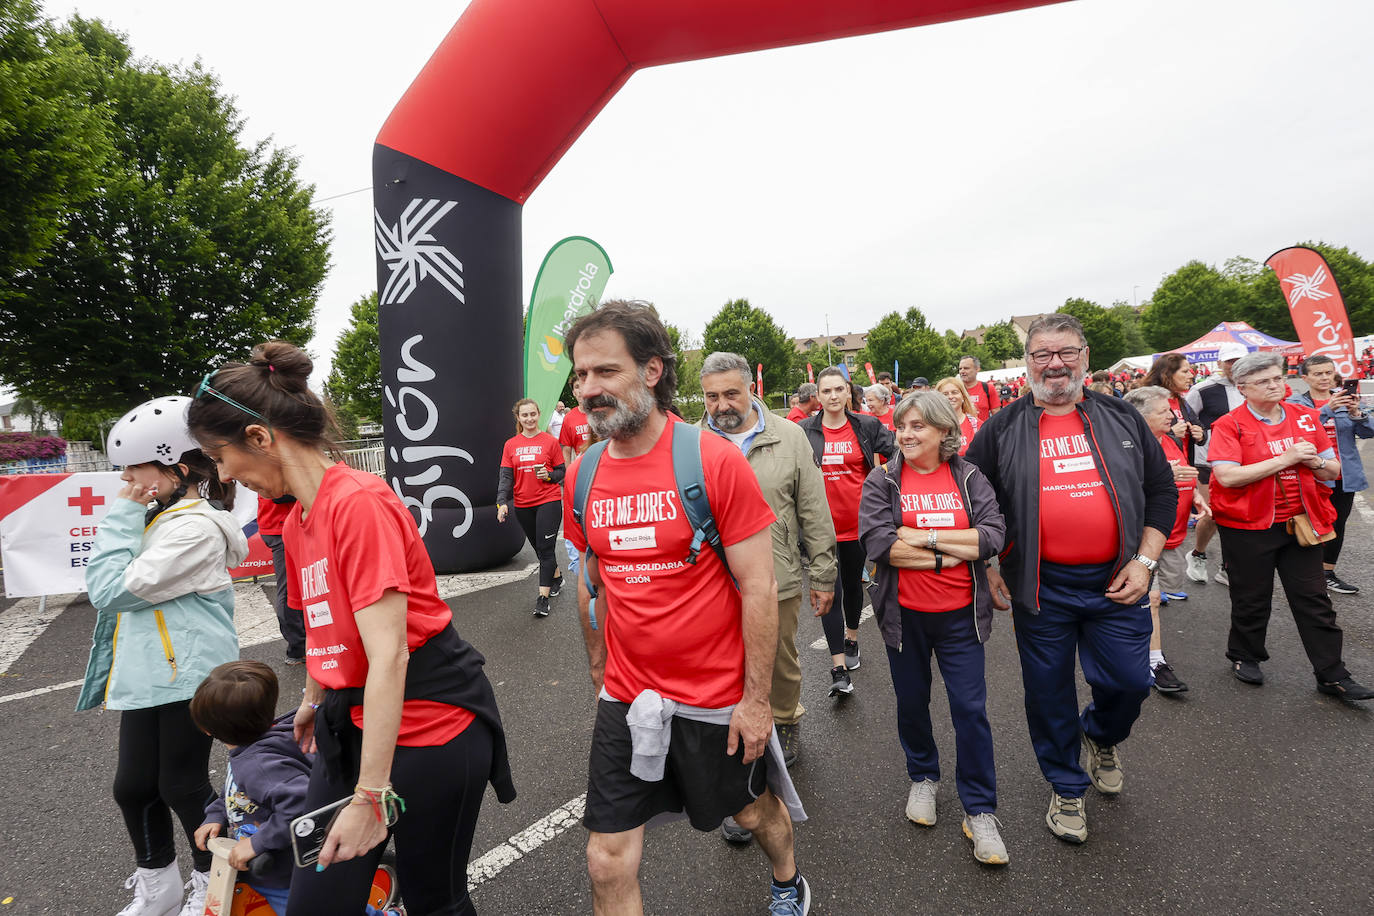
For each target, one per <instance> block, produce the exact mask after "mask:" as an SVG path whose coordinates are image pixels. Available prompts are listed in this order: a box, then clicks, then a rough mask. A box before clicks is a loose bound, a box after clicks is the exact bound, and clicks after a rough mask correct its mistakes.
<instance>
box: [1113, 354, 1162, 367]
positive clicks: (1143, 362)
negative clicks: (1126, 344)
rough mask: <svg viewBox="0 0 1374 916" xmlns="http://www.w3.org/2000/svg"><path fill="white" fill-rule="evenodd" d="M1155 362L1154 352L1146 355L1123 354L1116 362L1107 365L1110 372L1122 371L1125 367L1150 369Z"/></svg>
mask: <svg viewBox="0 0 1374 916" xmlns="http://www.w3.org/2000/svg"><path fill="white" fill-rule="evenodd" d="M1154 364H1155V357H1154V356H1153V355H1152V354H1148V353H1147V354H1146V355H1144V356H1123V357H1121V359H1118V360H1117V361H1116V362H1114V363H1112V364H1111V365H1110V366H1109V367H1107V371H1108V372H1121V371H1122V370H1124V369H1145V370H1147V371H1148V370H1149V368H1150V367H1151V366H1153V365H1154Z"/></svg>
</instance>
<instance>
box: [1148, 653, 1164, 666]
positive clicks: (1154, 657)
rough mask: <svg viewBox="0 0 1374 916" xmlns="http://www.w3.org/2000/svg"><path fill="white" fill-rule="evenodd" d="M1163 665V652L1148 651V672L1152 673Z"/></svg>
mask: <svg viewBox="0 0 1374 916" xmlns="http://www.w3.org/2000/svg"><path fill="white" fill-rule="evenodd" d="M1162 664H1164V652H1163V650H1161V649H1151V650H1150V670H1151V671H1153V670H1154V669H1155V668H1158V667H1159V666H1160V665H1162Z"/></svg>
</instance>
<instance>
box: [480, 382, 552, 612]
mask: <svg viewBox="0 0 1374 916" xmlns="http://www.w3.org/2000/svg"><path fill="white" fill-rule="evenodd" d="M511 413H513V414H515V435H514V436H511V437H510V438H509V439H507V440H506V444H505V445H504V446H503V447H502V449H501V474H500V477H499V478H498V479H497V482H496V520H497V521H498V522H504V521H505V520H506V516H507V514H508V513H509V512H510V507H511V505H512V504H514V506H515V520H516V521H518V522H519V523H520V528H521V530H522V531H524V532H525V539H526V540H528V541H529V542H530V546H531V547H533V548H534V555H535V556H536V557H538V558H539V595H538V597H536V598H535V599H534V616H536V617H547V616H549V599H550V598H557V597H558V593H559V592H560V591H561V590H562V588H563V575H562V573H560V572H559V571H558V559H557V557H555V556H554V552H553V545H554V539H555V538H557V537H558V526H559V525H561V524H562V523H563V488H562V487H560V486H559V484H560V483H561V482H562V480H563V474H564V472H565V471H566V467H565V465H564V464H563V450H562V449H561V448H560V447H559V445H558V440H557V439H555V438H554V437H553V436H551V435H550V434H548V433H546V432H544V431H542V430H541V429H540V428H539V404H538V402H536V401H535V400H534V398H521V399H520V400H518V401H516V402H515V407H513V408H512V409H511Z"/></svg>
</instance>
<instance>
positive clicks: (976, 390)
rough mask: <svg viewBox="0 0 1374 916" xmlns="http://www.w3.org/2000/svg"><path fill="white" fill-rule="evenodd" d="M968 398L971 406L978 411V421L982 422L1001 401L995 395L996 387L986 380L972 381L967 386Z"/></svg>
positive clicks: (999, 405)
mask: <svg viewBox="0 0 1374 916" xmlns="http://www.w3.org/2000/svg"><path fill="white" fill-rule="evenodd" d="M968 396H969V400H971V401H973V407H974V409H975V410H977V411H978V422H979V423H984V422H986V421H987V418H988V417H989V416H990V414H991V412H992V411H994V410H996V409H997V408H999V407H1001V406H1002V401H1001V400H1000V399H999V398H998V396H997V388H996V387H995V386H993V385H989V384H988V383H987V382H974V383H973V384H972V385H969V386H968Z"/></svg>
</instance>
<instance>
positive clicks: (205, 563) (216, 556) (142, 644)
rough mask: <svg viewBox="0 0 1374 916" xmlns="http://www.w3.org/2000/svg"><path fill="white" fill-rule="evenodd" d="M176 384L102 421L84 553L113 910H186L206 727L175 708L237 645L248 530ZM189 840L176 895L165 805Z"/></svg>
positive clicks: (90, 685)
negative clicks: (123, 852) (97, 514)
mask: <svg viewBox="0 0 1374 916" xmlns="http://www.w3.org/2000/svg"><path fill="white" fill-rule="evenodd" d="M189 403H190V398H184V397H165V398H157V399H155V400H152V401H149V402H147V403H145V404H141V405H139V406H138V407H136V408H134V409H133V410H131V411H130V412H129V413H127V414H125V415H124V417H123V418H121V419H120V421H119V422H118V423H116V424H115V426H114V429H112V430H111V431H110V437H109V455H110V460H111V461H113V462H114V463H115V464H117V465H123V466H124V473H123V474H122V475H121V478H120V479H122V480H123V481H124V483H125V486H124V488H123V489H122V490H120V492H119V498H117V499H115V500H114V505H113V506H111V508H110V512H109V514H108V515H106V516H105V518H104V519H103V520H102V521H101V523H100V530H99V532H98V533H97V534H96V540H95V552H94V554H93V555H92V557H91V559H90V562H89V565H88V566H87V567H86V590H87V592H88V594H89V597H90V601H91V604H92V605H94V606H95V608H96V610H97V612H98V613H97V616H96V625H95V634H94V636H93V638H92V645H91V655H90V661H89V662H88V664H87V668H86V679H85V683H84V685H83V686H82V689H81V696H80V699H79V700H78V701H77V709H90V708H91V707H93V706H97V705H100V704H101V703H102V702H103V703H104V705H105V706H106V707H107V708H109V709H118V710H120V711H121V713H120V721H119V757H118V764H117V767H116V770H115V782H114V795H115V801H116V802H117V803H118V804H119V807H120V809H121V811H122V812H123V814H124V822H125V825H126V826H127V828H128V831H129V837H130V839H131V840H132V841H133V845H134V851H135V857H136V860H137V863H138V868H137V871H136V872H135V873H134V874H133V875H132V876H130V878H129V879H128V881H126V882H125V887H126V888H131V889H133V891H134V899H133V902H132V903H130V904H129V905H128V906H127V907H125V908H124V909H123V910H121V911H120V914H119V916H175V914H177V913H178V911H180V912H181V913H183V914H186V913H194V914H200V913H201V912H202V911H203V909H204V900H205V890H206V888H207V887H208V881H209V870H210V858H211V857H210V854H209V853H206V852H201V851H199V850H195V849H194V834H195V830H196V828H197V827H198V826H200V823H201V820H202V816H203V814H204V811H205V804H206V802H207V801H208V800H209V799H210V798H211V797H212V796H213V794H214V792H213V790H212V789H211V787H210V776H209V761H210V746H211V743H212V742H211V739H210V737H209V736H208V735H206V734H204V733H203V732H201V731H200V729H198V728H197V727H196V726H195V724H194V723H193V722H192V720H191V715H190V711H189V706H190V700H191V697H192V696H193V695H194V694H195V692H196V687H198V686H199V685H200V682H201V681H202V680H204V679H205V677H206V675H208V674H209V673H210V670H211V669H213V668H214V667H215V666H217V665H220V664H223V663H224V662H227V661H232V660H234V659H236V658H238V654H239V647H238V637H237V635H236V632H235V630H234V590H233V582H232V580H231V579H230V577H229V572H228V570H229V568H230V567H233V566H237V565H239V564H240V563H242V562H243V560H244V558H245V557H246V556H247V555H248V544H247V541H246V540H245V538H244V536H243V531H242V529H241V528H240V527H239V524H238V521H237V520H236V519H235V518H234V517H233V516H232V515H231V514H230V513H229V512H228V511H226V508H227V507H228V506H229V505H231V504H232V502H233V490H232V485H231V486H230V487H225V486H224V485H223V484H221V483H220V482H219V479H218V476H217V474H216V471H215V467H214V464H213V463H212V462H211V461H210V460H209V459H208V458H206V456H205V455H204V453H202V452H201V451H200V449H199V447H197V445H196V443H195V441H194V440H193V439H192V438H191V436H190V434H189V433H188V432H187V431H186V408H187V406H188V405H189ZM173 813H175V814H176V817H177V819H178V820H179V821H181V824H182V828H183V829H184V830H185V832H186V837H187V839H188V840H191V841H192V848H193V850H194V851H193V853H192V855H193V858H194V863H193V866H194V870H193V871H192V873H191V880H190V881H188V882H187V883H186V885H185V886H186V887H188V888H189V889H190V894H189V895H188V896H187V897H186V901H185V905H184V906H183V904H182V896H183V895H182V888H183V885H182V882H181V874H180V871H179V870H178V868H177V863H176V846H175V842H174V837H173V828H172V814H173Z"/></svg>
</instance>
